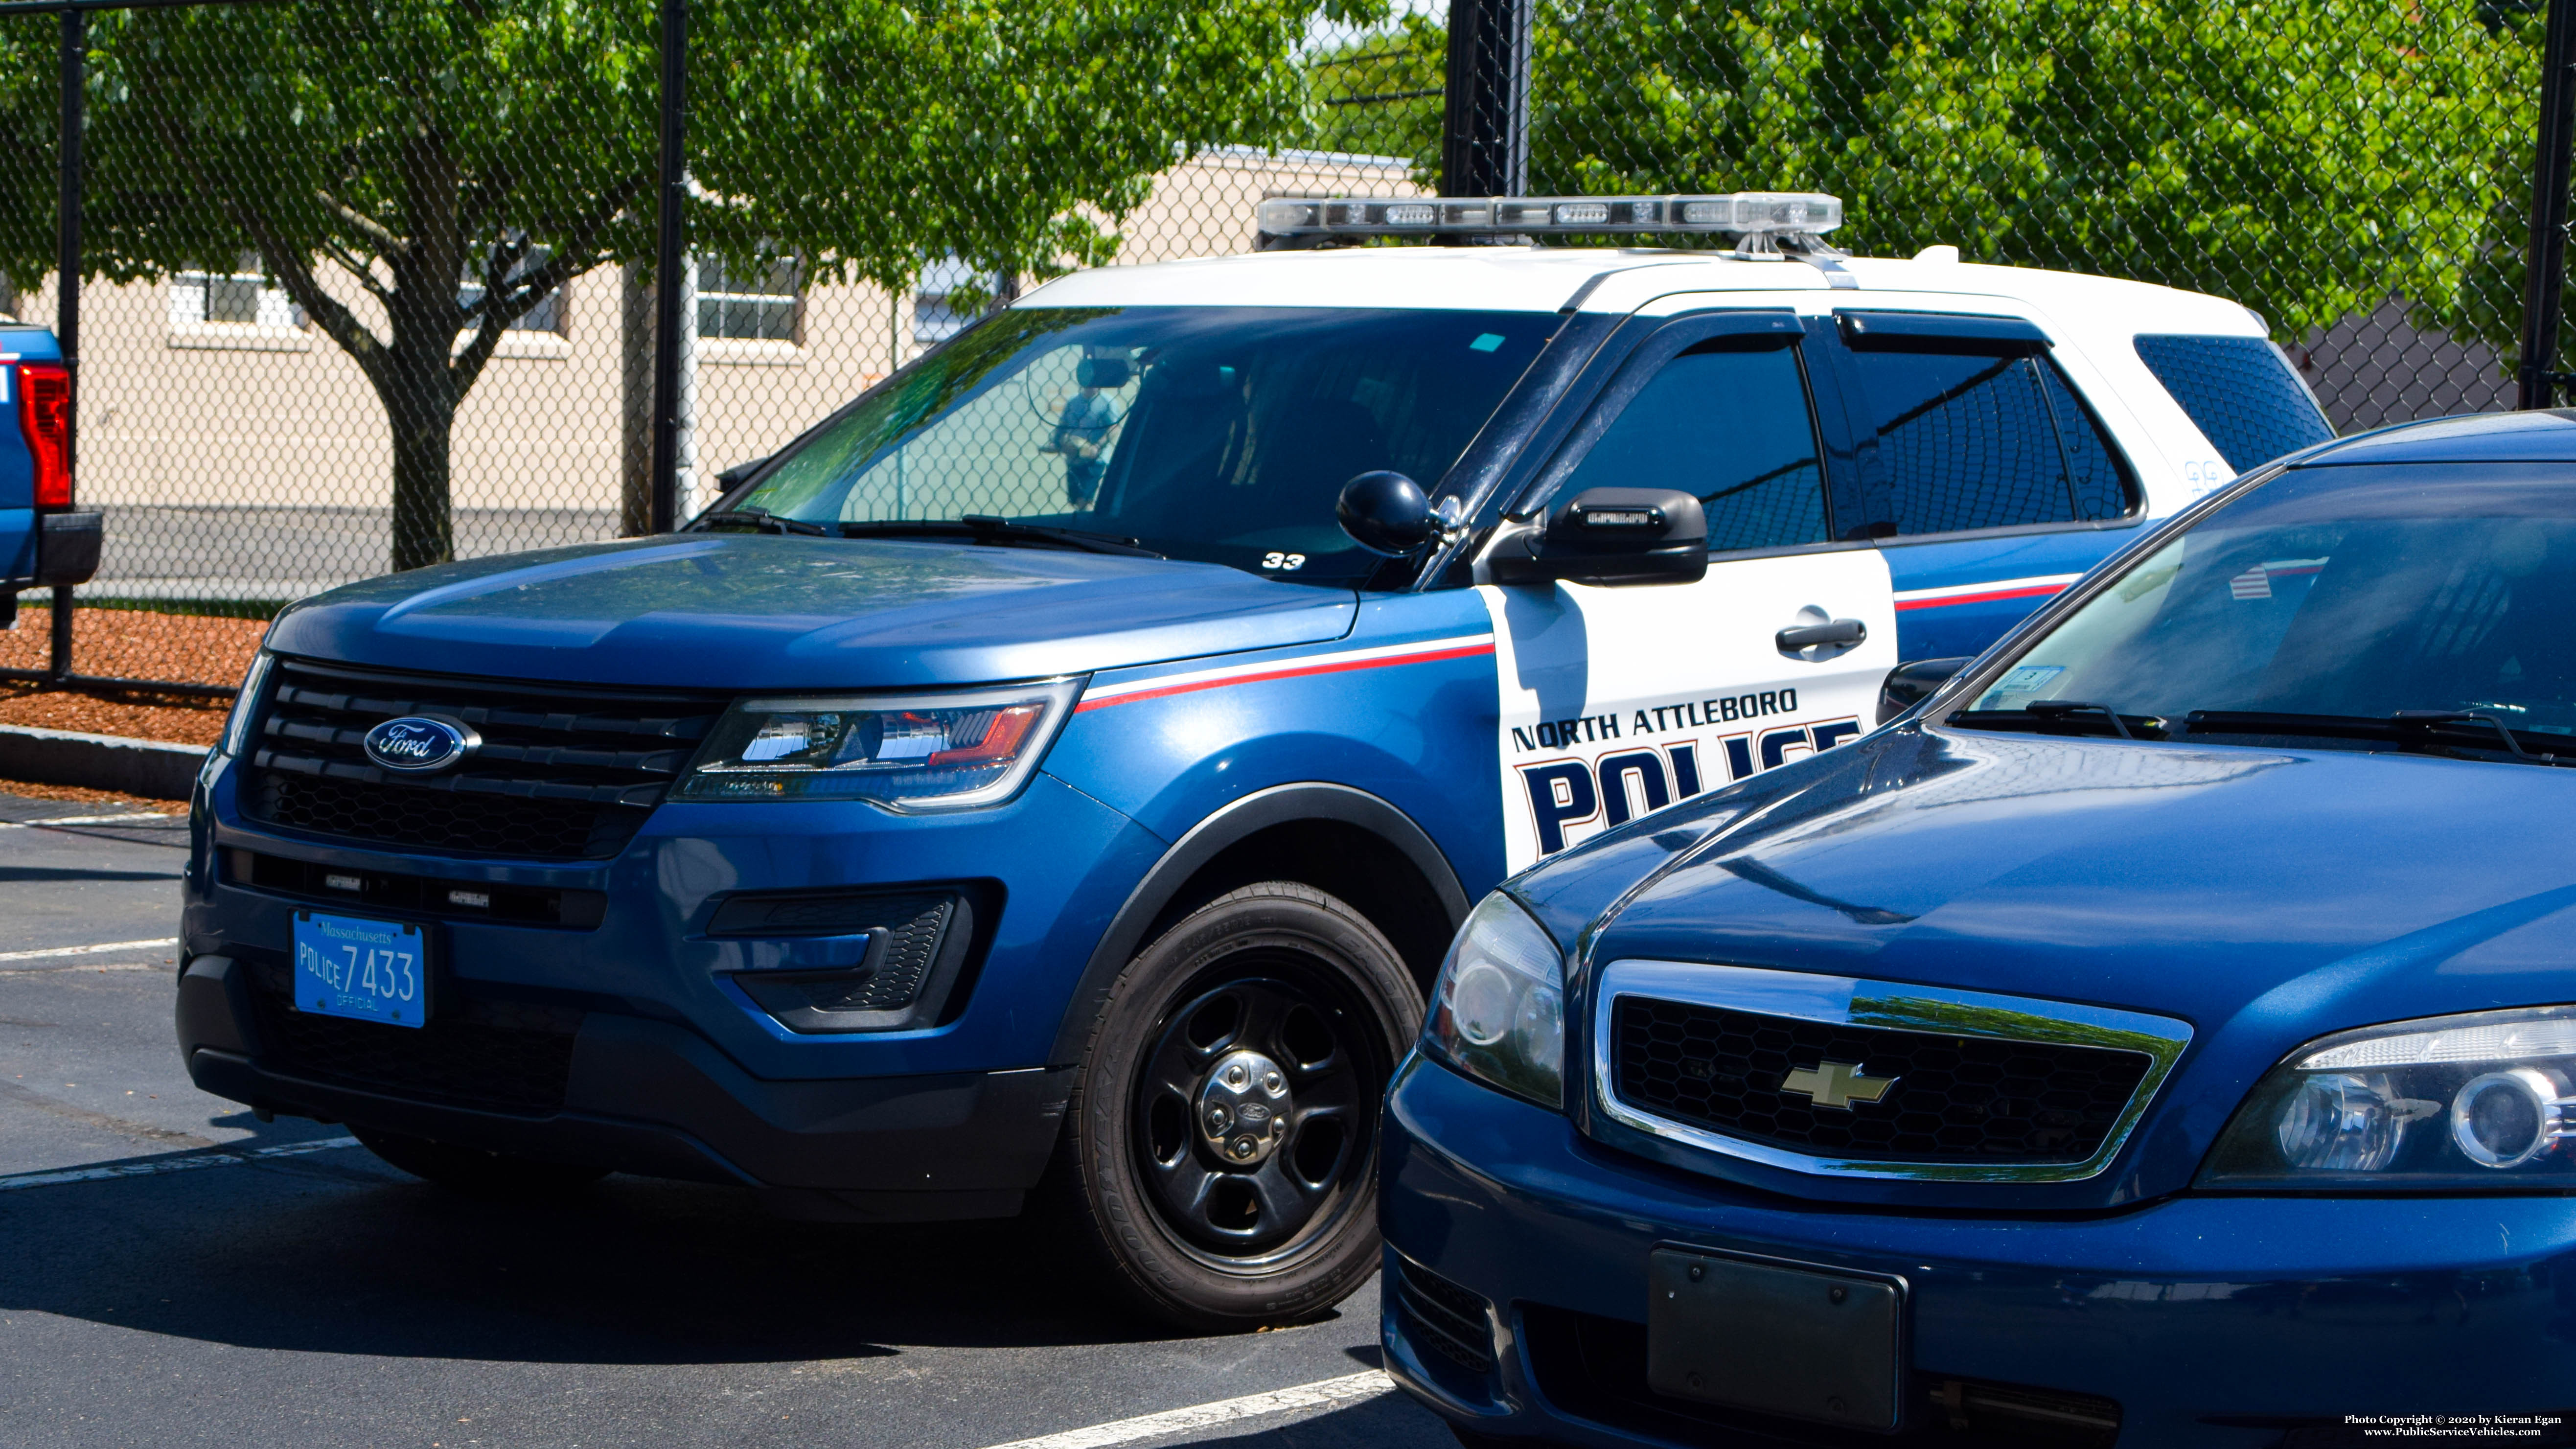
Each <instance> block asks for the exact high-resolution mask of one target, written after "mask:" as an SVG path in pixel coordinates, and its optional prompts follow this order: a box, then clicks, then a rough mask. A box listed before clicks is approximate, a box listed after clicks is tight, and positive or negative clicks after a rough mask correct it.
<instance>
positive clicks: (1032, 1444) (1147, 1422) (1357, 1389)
mask: <svg viewBox="0 0 2576 1449" xmlns="http://www.w3.org/2000/svg"><path fill="white" fill-rule="evenodd" d="M0 1181H5V1179H0ZM1394 1390H1395V1380H1393V1379H1390V1378H1388V1377H1387V1376H1386V1375H1385V1374H1382V1373H1380V1372H1378V1371H1377V1370H1375V1369H1371V1370H1369V1371H1368V1372H1367V1373H1359V1374H1351V1375H1348V1376H1346V1377H1343V1378H1338V1379H1325V1380H1323V1381H1322V1382H1320V1383H1312V1384H1299V1385H1298V1386H1297V1387H1295V1388H1293V1389H1274V1390H1272V1391H1271V1392H1269V1393H1266V1394H1246V1395H1244V1396H1243V1397H1242V1398H1239V1399H1219V1400H1217V1401H1216V1402H1215V1403H1213V1404H1200V1405H1198V1406H1197V1407H1195V1408H1188V1409H1170V1410H1167V1411H1165V1412H1163V1413H1160V1414H1143V1415H1139V1416H1138V1417H1136V1418H1133V1419H1120V1420H1118V1421H1117V1422H1116V1423H1112V1424H1094V1425H1092V1426H1091V1427H1090V1428H1088V1429H1067V1430H1066V1431H1064V1432H1063V1433H1061V1434H1047V1435H1042V1436H1040V1437H1039V1438H1035V1439H1014V1440H1012V1441H1011V1442H1010V1443H1008V1444H996V1445H993V1446H992V1449H1108V1446H1110V1445H1113V1444H1134V1443H1138V1442H1140V1441H1142V1440H1146V1439H1159V1438H1162V1437H1163V1436H1164V1435H1166V1434H1186V1433H1188V1432H1190V1431H1191V1430H1193V1429H1206V1428H1212V1427H1214V1426H1216V1425H1218V1424H1231V1423H1234V1422H1236V1421H1238V1420H1242V1419H1258V1418H1262V1417H1264V1416H1267V1415H1270V1414H1285V1413H1287V1412H1289V1411H1290V1410H1292V1409H1319V1408H1328V1407H1337V1406H1339V1405H1343V1404H1355V1403H1358V1402H1359V1401H1361V1400H1363V1399H1373V1398H1376V1397H1377V1396H1378V1395H1380V1394H1385V1393H1392V1392H1394Z"/></svg>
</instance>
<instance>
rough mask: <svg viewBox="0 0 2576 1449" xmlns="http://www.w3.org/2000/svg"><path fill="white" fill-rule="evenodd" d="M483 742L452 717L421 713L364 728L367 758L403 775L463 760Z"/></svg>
mask: <svg viewBox="0 0 2576 1449" xmlns="http://www.w3.org/2000/svg"><path fill="white" fill-rule="evenodd" d="M481 743H483V741H482V740H481V739H480V738H478V737H477V736H476V735H475V733H474V731H472V730H471V729H468V728H466V727H465V726H464V725H461V724H459V723H457V722H456V721H454V720H446V719H437V718H434V717H432V716H430V715H424V714H407V715H404V716H403V717H402V718H400V719H389V720H386V721H385V722H384V723H383V724H380V725H378V726H376V727H375V728H374V729H371V730H369V731H367V738H366V745H365V748H366V751H367V758H368V759H370V760H373V761H374V762H375V763H376V764H378V765H380V766H382V767H384V768H385V769H388V770H393V771H396V772H398V773H401V774H405V775H426V774H429V773H431V772H432V771H436V770H444V769H446V768H447V767H448V766H450V765H453V764H455V763H456V762H457V761H459V760H461V759H464V758H465V757H466V755H467V754H469V753H471V752H472V751H473V749H474V747H475V746H476V745H479V744H481Z"/></svg>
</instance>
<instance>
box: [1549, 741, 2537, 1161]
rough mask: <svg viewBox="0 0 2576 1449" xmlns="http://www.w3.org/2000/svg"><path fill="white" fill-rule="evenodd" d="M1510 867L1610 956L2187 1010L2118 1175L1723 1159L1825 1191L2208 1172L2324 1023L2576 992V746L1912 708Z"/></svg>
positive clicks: (1578, 1006) (2333, 1027)
mask: <svg viewBox="0 0 2576 1449" xmlns="http://www.w3.org/2000/svg"><path fill="white" fill-rule="evenodd" d="M1748 787H1750V788H1748ZM1511 889H1512V890H1513V891H1514V893H1515V894H1516V895H1518V896H1520V897H1521V898H1522V899H1523V900H1524V901H1525V902H1526V903H1527V904H1529V905H1530V906H1531V907H1532V909H1533V910H1534V912H1535V913H1536V914H1537V915H1538V917H1539V919H1540V921H1541V923H1542V924H1543V925H1545V926H1546V927H1547V928H1548V930H1549V931H1550V933H1551V934H1553V935H1554V936H1555V937H1556V939H1557V940H1558V941H1559V942H1560V943H1561V944H1565V945H1568V946H1576V945H1578V944H1579V945H1580V947H1581V948H1582V955H1583V958H1584V959H1585V960H1587V961H1589V962H1590V963H1592V966H1593V969H1594V970H1595V971H1596V972H1597V970H1598V969H1599V968H1601V967H1603V966H1606V965H1607V964H1609V963H1611V962H1614V961H1621V960H1658V961H1673V962H1710V963H1725V964H1732V965H1742V966H1758V967H1770V968H1774V969H1779V970H1788V971H1802V972H1812V973H1817V974H1821V975H1827V976H1839V977H1849V978H1857V979H1862V980H1872V981H1886V982H1899V983H1906V984H1913V985H1927V986H1944V987H1953V988H1958V989H1962V990H1970V991H1978V992H1991V993H2000V994H2007V995H2012V996H2021V997H2035V998H2041V999H2044V1000H2053V1001H2062V1002H2076V1003H2082V1004H2086V1005H2093V1006H2107V1007H2113V1008H2118V1009H2121V1010H2126V1011H2134V1012H2147V1013H2152V1014H2155V1015H2158V1016H2163V1017H2168V1018H2172V1019H2175V1020H2178V1021H2181V1022H2183V1023H2185V1024H2187V1025H2188V1026H2189V1027H2190V1028H2191V1032H2192V1041H2191V1044H2190V1046H2189V1048H2188V1050H2187V1051H2186V1053H2185V1055H2184V1057H2183V1059H2182V1061H2181V1063H2180V1065H2179V1066H2178V1067H2177V1069H2176V1071H2175V1074H2174V1076H2173V1077H2172V1079H2170V1080H2169V1081H2168V1082H2167V1084H2166V1085H2165V1087H2164V1088H2163V1090H2162V1093H2161V1098H2162V1100H2160V1101H2159V1102H2157V1103H2155V1104H2153V1105H2152V1106H2151V1107H2150V1108H2149V1113H2148V1116H2147V1117H2146V1118H2145V1120H2143V1121H2142V1122H2141V1123H2140V1124H2139V1128H2138V1131H2137V1132H2136V1133H2135V1135H2134V1136H2133V1137H2132V1138H2131V1139H2130V1143H2129V1147H2128V1149H2127V1151H2126V1152H2125V1153H2124V1154H2123V1158H2124V1160H2123V1161H2115V1162H2114V1163H2113V1164H2112V1166H2111V1169H2110V1170H2109V1171H2108V1172H2107V1173H2105V1174H2104V1175H2103V1176H2102V1177H2101V1178H2099V1179H2096V1180H2094V1181H2092V1182H2090V1183H2069V1184H2060V1185H2051V1186H2050V1187H2049V1188H2047V1189H2038V1188H2015V1189H2010V1190H2005V1189H1997V1188H1986V1187H1976V1188H1964V1189H1963V1188H1957V1187H1952V1188H1948V1189H1944V1190H1937V1191H1935V1190H1929V1189H1926V1188H1925V1187H1924V1186H1923V1185H1921V1184H1897V1185H1894V1186H1890V1185H1887V1184H1864V1183H1859V1182H1856V1181H1850V1180H1844V1181H1842V1182H1840V1183H1834V1182H1829V1181H1827V1180H1824V1179H1818V1178H1814V1177H1809V1178H1805V1179H1804V1180H1803V1181H1801V1180H1799V1179H1797V1178H1796V1177H1795V1175H1793V1174H1789V1173H1786V1172H1782V1171H1776V1170H1773V1169H1767V1168H1760V1169H1756V1168H1744V1169H1742V1170H1738V1169H1736V1168H1733V1167H1728V1168H1725V1169H1724V1173H1725V1175H1729V1176H1739V1177H1747V1178H1750V1179H1753V1180H1755V1181H1757V1182H1758V1183H1759V1184H1760V1185H1763V1186H1767V1187H1772V1188H1775V1189H1785V1190H1791V1191H1798V1192H1801V1193H1802V1194H1805V1195H1825V1196H1835V1197H1855V1198H1881V1199H1888V1200H1904V1201H1918V1200H1928V1197H1927V1193H1928V1194H1929V1195H1930V1196H1939V1197H1941V1198H1943V1199H1944V1200H1945V1201H1946V1200H1950V1199H1958V1200H1961V1201H1985V1202H1988V1203H1991V1202H1993V1200H1994V1199H1996V1198H1997V1197H1998V1196H2006V1195H2008V1196H2012V1197H2014V1198H2016V1199H2027V1200H2028V1201H2029V1203H2030V1205H2033V1206H2038V1205H2042V1204H2043V1203H2045V1204H2052V1205H2054V1204H2063V1205H2067V1206H2076V1205H2081V1202H2082V1201H2083V1200H2089V1201H2090V1202H2091V1203H2093V1204H2095V1205H2109V1204H2112V1203H2117V1202H2120V1201H2133V1200H2136V1199H2137V1198H2139V1197H2144V1196H2152V1195H2155V1194H2158V1193H2163V1192H2170V1191H2176V1190H2179V1189H2180V1188H2182V1187H2183V1186H2185V1185H2187V1184H2188V1183H2189V1181H2190V1180H2191V1176H2192V1173H2193V1172H2194V1170H2195V1169H2196V1168H2197V1166H2198V1163H2199V1160H2200V1157H2201V1156H2202V1154H2203V1153H2204V1152H2205V1151H2206V1150H2207V1148H2208V1147H2209V1145H2210V1144H2211V1142H2212V1141H2214V1140H2215V1138H2216V1136H2217V1134H2218V1131H2219V1129H2220V1127H2221V1126H2223V1125H2224V1123H2225V1122H2226V1120H2227V1118H2228V1117H2229V1115H2230V1114H2231V1113H2233V1112H2234V1111H2235V1110H2236V1108H2237V1106H2238V1105H2239V1104H2240V1103H2241V1102H2242V1101H2243V1100H2244V1097H2245V1094H2246V1092H2247V1090H2248V1089H2250V1088H2251V1087H2252V1086H2253V1085H2254V1083H2255V1081H2256V1080H2257V1079H2258V1078H2260V1077H2261V1075H2262V1074H2263V1073H2264V1071H2266V1070H2267V1069H2268V1068H2270V1067H2271V1066H2272V1065H2273V1064H2274V1063H2276V1062H2278V1061H2279V1060H2281V1059H2282V1058H2283V1057H2284V1056H2286V1055H2288V1054H2289V1053H2290V1052H2291V1051H2292V1050H2294V1049H2295V1048H2297V1047H2298V1046H2299V1045H2300V1044H2301V1043H2304V1042H2306V1041H2309V1040H2311V1039H2313V1038H2315V1037H2318V1036H2321V1035H2324V1034H2326V1033H2329V1032H2333V1031H2339V1030H2343V1029H2346V1028H2350V1027H2356V1026H2365V1025H2371V1024H2375V1023H2379V1022H2386V1021H2396V1020H2403V1019H2407V1018H2411V1017H2421V1016H2436V1015H2442V1014H2445V1013H2450V1012H2465V1011H2478V1010H2486V1009H2490V1008H2496V1007H2504V1006H2520V1005H2530V1004H2538V1003H2555V1002H2567V1001H2571V1000H2576V949H2572V948H2571V947H2570V946H2569V944H2568V942H2569V930H2570V927H2571V925H2576V914H2571V911H2576V771H2569V770H2561V769H2555V768H2549V767H2544V766H2535V765H2520V764H2495V763H2486V762H2480V761H2470V760H2454V759H2444V758H2434V757H2427V756H2409V755H2396V754H2387V753H2368V754H2365V753H2360V752H2354V751H2338V750H2282V749H2256V748H2238V747H2201V746H2195V745H2167V744H2130V743H2125V742H2122V741H2118V740H2108V739H2104V740H2094V739H2075V738H2064V739H2061V738H2039V737H2032V736H2027V735H2008V734H1988V733H1983V732H1974V731H1966V730H1956V731H1952V730H1937V729H1927V728H1922V727H1919V726H1911V725H1909V726H1905V727H1901V728H1899V729H1896V730H1891V731H1885V732H1882V733H1880V734H1878V735H1875V736H1871V737H1869V738H1866V739H1864V740H1861V741H1858V742H1856V743H1854V744H1851V745H1847V746H1843V747H1841V748H1838V749H1835V750H1832V751H1829V752H1827V753H1826V754H1825V755H1822V756H1819V757H1816V758H1814V759H1811V760H1808V761H1805V762H1802V763H1800V764H1798V765H1795V766H1792V767H1790V768H1787V769H1782V770H1777V771H1773V772H1770V773H1769V774H1767V775H1763V776H1757V777H1755V779H1753V780H1750V781H1747V782H1745V785H1744V786H1739V787H1737V788H1736V789H1734V790H1729V791H1722V792H1719V793H1717V794H1714V795H1712V796H1709V797H1706V798H1705V799H1703V800H1700V801H1695V802H1692V803H1691V804H1689V805H1686V806H1682V807H1679V808H1677V809H1674V810H1670V811H1666V812H1661V813H1659V814H1656V815H1653V816H1650V817H1648V818H1647V819H1646V820H1644V821H1641V822H1639V823H1638V824H1637V825H1634V826H1631V827H1630V828H1629V829H1627V830H1625V831H1622V832H1618V833H1616V834H1613V835H1610V836H1605V837H1602V838H1601V839H1600V840H1598V841H1596V842H1592V843H1590V844H1589V845H1587V846H1586V847H1583V848H1580V849H1577V850H1575V851H1571V852H1568V853H1567V854H1566V855H1565V856H1561V857H1559V858H1558V859H1557V860H1555V861H1552V862H1550V863H1549V864H1547V865H1545V866H1542V867H1540V868H1539V869H1537V870H1535V871H1532V872H1531V873H1529V874H1528V875H1525V876H1523V877H1522V878H1520V879H1519V880H1518V881H1516V882H1514V883H1513V885H1512V887H1511ZM1580 990H1581V987H1580V986H1578V995H1579V994H1580ZM1747 1009H1753V1010H1758V1009H1759V1008H1758V1007H1751V1006H1748V1008H1747ZM1589 1010H1590V1005H1589V1003H1579V1002H1570V1003H1569V1014H1573V1013H1577V1012H1582V1013H1586V1014H1588V1012H1589ZM1819 1187H1821V1188H1822V1189H1823V1190H1822V1191H1821V1192H1818V1191H1817V1189H1818V1188H1819Z"/></svg>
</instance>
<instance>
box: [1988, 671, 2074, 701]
mask: <svg viewBox="0 0 2576 1449" xmlns="http://www.w3.org/2000/svg"><path fill="white" fill-rule="evenodd" d="M2065 672H2066V666H2065V665H2063V664H2025V665H2023V666H2021V667H2020V668H2019V669H2016V670H2014V671H2012V672H2011V673H2009V674H2007V675H2005V676H2004V677H2003V678H2002V679H2000V680H1998V681H1996V683H1995V693H1997V694H2037V693H2039V692H2040V691H2041V690H2043V689H2046V688H2048V682H2049V681H2050V680H2052V679H2055V678H2056V677H2057V676H2059V675H2061V674H2064V673H2065Z"/></svg>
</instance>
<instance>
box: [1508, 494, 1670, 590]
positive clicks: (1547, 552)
mask: <svg viewBox="0 0 2576 1449" xmlns="http://www.w3.org/2000/svg"><path fill="white" fill-rule="evenodd" d="M1488 562H1489V565H1490V567H1491V569H1492V572H1493V576H1494V582H1496V583H1501V584H1527V583H1544V582H1549V581H1552V580H1557V579H1563V580H1566V581H1567V582H1570V583H1578V584H1595V585H1603V586H1613V585H1619V584H1688V583H1696V582H1698V581H1699V580H1700V579H1702V578H1705V577H1707V575H1708V515H1707V514H1706V513H1705V512H1703V511H1702V510H1701V508H1700V505H1699V500H1698V499H1696V498H1694V497H1692V496H1691V495H1689V494H1687V493H1683V492H1680V491H1678V490H1676V489H1671V488H1586V489H1584V490H1583V491H1582V492H1580V493H1577V494H1575V495H1574V496H1573V497H1572V498H1570V499H1568V500H1566V502H1565V503H1564V504H1562V505H1561V506H1559V507H1558V508H1557V509H1556V511H1555V512H1553V513H1551V514H1549V515H1548V518H1547V522H1546V525H1545V526H1544V527H1543V528H1538V529H1533V530H1531V531H1530V532H1528V533H1525V534H1523V535H1521V536H1520V537H1519V538H1516V539H1512V540H1509V541H1507V542H1505V543H1504V544H1503V545H1502V546H1501V547H1500V548H1497V549H1496V550H1494V552H1493V554H1492V555H1491V556H1490V558H1489V560H1488Z"/></svg>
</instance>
